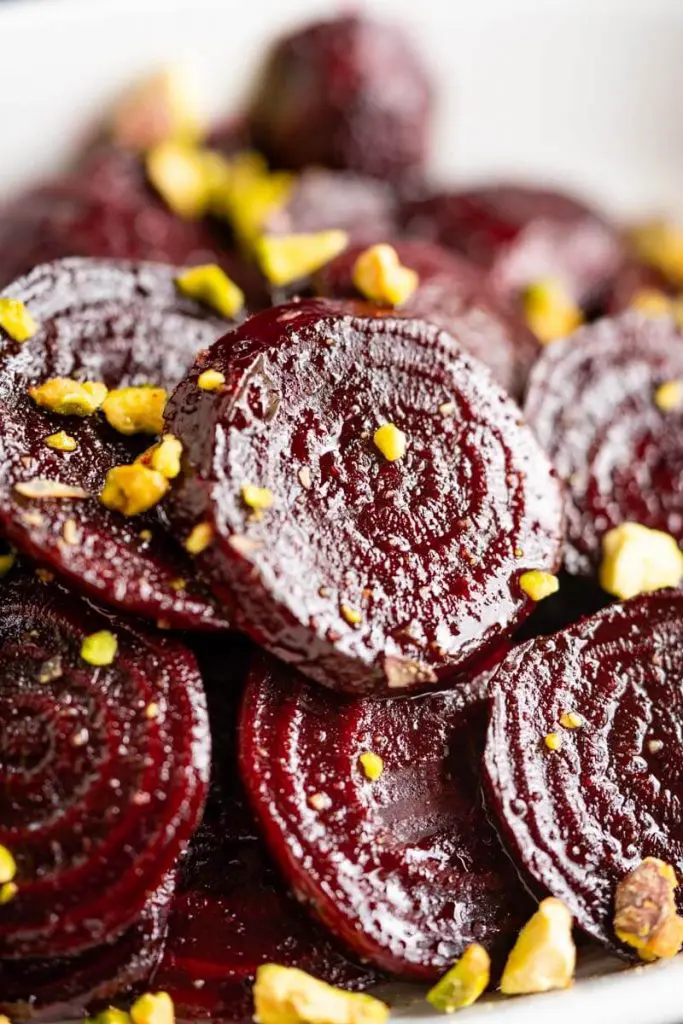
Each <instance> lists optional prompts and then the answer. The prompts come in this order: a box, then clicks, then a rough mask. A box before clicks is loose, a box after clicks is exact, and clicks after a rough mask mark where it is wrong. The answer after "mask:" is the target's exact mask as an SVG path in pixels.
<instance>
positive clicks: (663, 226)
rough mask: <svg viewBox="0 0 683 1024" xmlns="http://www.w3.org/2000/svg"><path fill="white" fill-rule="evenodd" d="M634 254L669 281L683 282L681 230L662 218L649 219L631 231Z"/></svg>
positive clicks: (682, 237)
mask: <svg viewBox="0 0 683 1024" xmlns="http://www.w3.org/2000/svg"><path fill="white" fill-rule="evenodd" d="M631 241H632V243H633V247H634V249H635V252H636V254H637V255H638V256H639V257H640V259H641V260H643V261H644V262H645V263H647V264H649V265H650V266H651V267H655V268H656V269H657V270H659V271H660V272H661V273H662V274H664V276H665V277H666V278H668V280H669V281H672V282H673V283H674V284H676V285H681V284H683V231H682V230H681V229H680V228H679V227H677V226H676V225H675V224H670V223H667V222H666V221H663V220H650V221H647V222H646V223H644V224H640V225H638V226H637V227H636V228H634V229H633V231H632V232H631Z"/></svg>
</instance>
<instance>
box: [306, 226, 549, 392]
mask: <svg viewBox="0 0 683 1024" xmlns="http://www.w3.org/2000/svg"><path fill="white" fill-rule="evenodd" d="M393 245H394V249H395V250H396V253H397V254H398V258H399V260H400V262H401V264H402V265H403V266H405V267H409V268H410V269H411V270H414V271H415V272H416V273H417V274H418V276H419V278H420V284H419V286H418V288H417V290H416V291H415V292H414V293H413V295H412V296H411V297H410V298H409V299H408V300H407V302H405V303H403V305H402V306H401V307H400V309H399V310H397V311H396V313H397V314H399V315H401V316H409V317H417V318H420V319H423V320H427V321H428V322H429V323H433V324H436V326H437V327H442V328H443V329H444V330H446V331H449V332H450V333H451V334H453V335H454V337H456V338H457V340H458V341H459V342H460V344H461V345H462V347H463V348H464V349H466V351H467V352H469V353H471V355H473V356H476V357H477V359H481V361H482V362H484V363H486V364H487V366H489V367H490V369H491V370H492V372H493V375H494V377H495V378H496V380H497V381H498V383H499V384H500V385H501V386H502V387H504V388H505V390H506V391H508V392H510V394H511V395H513V396H514V397H515V398H519V397H520V396H521V394H522V390H523V387H524V384H525V382H526V379H527V376H528V374H529V370H530V369H531V366H532V365H533V363H534V362H535V360H536V358H537V356H538V353H539V349H540V346H539V343H538V341H537V340H536V339H535V338H534V336H533V335H532V334H531V332H530V331H529V329H528V328H527V327H526V325H525V324H524V323H523V322H522V320H521V319H520V317H519V316H518V315H517V314H516V313H515V312H514V311H513V310H512V309H510V308H508V306H507V305H506V304H503V303H502V302H501V300H500V299H499V298H498V297H497V296H496V295H495V293H494V292H493V291H492V289H491V287H490V285H489V284H488V283H487V280H486V278H485V276H484V274H483V273H482V271H481V269H480V268H478V267H476V266H475V265H474V264H472V263H469V262H468V261H467V260H464V259H462V258H461V257H458V256H456V255H454V254H452V253H449V252H448V251H447V250H446V249H443V248H441V247H440V246H438V245H432V244H431V243H429V242H395V243H393ZM362 251H363V247H362V246H354V247H352V248H350V249H347V250H346V251H345V252H343V253H342V255H341V256H338V257H337V258H336V259H335V260H332V262H331V263H328V264H327V266H326V267H324V268H323V269H322V270H321V271H320V273H319V274H318V275H317V278H316V284H317V289H318V291H319V293H320V294H321V295H327V296H331V297H333V298H342V297H345V296H355V297H356V298H359V293H358V291H357V290H356V288H355V287H354V284H353V268H354V265H355V263H356V260H357V259H358V257H359V255H360V254H361V253H362ZM381 314H382V315H384V316H385V315H386V309H382V310H381Z"/></svg>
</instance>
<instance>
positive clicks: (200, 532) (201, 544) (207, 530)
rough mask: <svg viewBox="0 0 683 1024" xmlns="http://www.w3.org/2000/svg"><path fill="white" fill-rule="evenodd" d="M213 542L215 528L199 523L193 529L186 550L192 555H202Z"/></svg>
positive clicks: (187, 540)
mask: <svg viewBox="0 0 683 1024" xmlns="http://www.w3.org/2000/svg"><path fill="white" fill-rule="evenodd" d="M212 541H213V527H212V526H211V524H210V523H197V525H196V526H193V527H192V530H191V531H190V534H189V536H188V537H187V539H186V541H185V550H186V551H187V552H188V554H190V555H201V553H202V551H206V549H207V548H208V547H209V545H210V544H211V542H212Z"/></svg>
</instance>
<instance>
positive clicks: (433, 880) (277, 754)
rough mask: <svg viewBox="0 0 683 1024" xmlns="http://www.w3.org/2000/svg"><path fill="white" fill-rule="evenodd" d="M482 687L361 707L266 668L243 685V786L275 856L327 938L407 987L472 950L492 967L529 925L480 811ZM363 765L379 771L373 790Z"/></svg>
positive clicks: (480, 682)
mask: <svg viewBox="0 0 683 1024" xmlns="http://www.w3.org/2000/svg"><path fill="white" fill-rule="evenodd" d="M488 679H489V675H488V674H483V675H482V676H480V677H479V678H477V679H475V680H472V681H468V682H465V681H463V683H462V685H461V686H460V687H459V688H457V689H454V690H451V691H449V692H446V693H443V692H442V693H437V694H426V695H424V696H421V697H414V698H412V699H409V700H407V699H394V700H388V701H367V700H362V699H357V698H356V699H353V698H348V697H341V696H339V695H337V694H331V693H326V692H325V691H324V690H322V689H321V688H319V687H314V686H311V684H310V683H308V682H307V681H306V680H304V679H303V678H301V677H300V676H297V675H296V674H295V673H293V672H291V670H288V669H286V668H284V667H277V666H276V664H275V663H274V662H273V663H270V662H268V663H266V662H265V661H264V662H263V663H261V664H260V665H257V666H255V668H254V669H253V670H252V673H251V675H250V678H249V680H248V683H247V689H246V693H245V697H244V703H243V707H242V717H241V727H240V764H241V771H242V779H243V782H244V784H245V786H246V789H247V792H248V794H249V796H250V798H251V801H252V804H253V807H254V809H255V811H256V814H257V817H258V819H259V822H260V825H261V828H262V829H263V832H264V835H265V838H266V841H267V844H268V847H269V849H270V851H271V853H272V854H273V855H274V857H275V859H276V861H277V862H278V863H279V865H280V867H281V868H282V870H283V872H284V874H285V876H286V877H287V878H288V880H289V882H290V884H291V885H292V887H293V889H294V891H295V892H296V894H297V895H298V896H299V898H300V899H303V900H306V901H308V902H310V904H311V906H312V908H313V909H314V910H315V912H316V913H317V915H318V916H319V917H320V918H321V920H322V921H323V922H324V923H325V924H326V925H327V926H328V928H329V929H330V931H332V932H333V933H334V934H335V935H338V936H339V938H340V939H341V940H342V941H344V942H345V943H346V944H347V945H348V946H349V948H350V949H353V950H354V952H355V953H356V955H358V956H360V957H362V958H364V959H367V960H369V961H370V962H371V963H374V964H376V965H377V966H379V967H380V968H382V969H384V970H387V971H390V972H392V973H394V974H397V975H400V976H402V977H405V978H433V977H436V976H438V975H439V974H440V973H442V972H443V970H444V969H445V968H446V967H447V966H449V965H450V964H451V963H452V961H453V959H454V958H456V957H458V956H459V955H460V954H461V953H462V952H463V950H464V949H465V947H466V946H467V945H468V944H470V943H471V942H474V941H476V942H480V943H482V944H483V945H484V946H485V947H486V949H487V950H488V951H489V953H490V954H491V956H492V957H493V959H494V961H496V962H497V963H499V962H500V957H501V955H502V954H504V952H505V951H506V950H507V949H508V948H509V946H510V945H511V943H512V941H513V940H514V936H515V934H516V932H517V930H518V928H519V927H520V925H521V923H522V922H523V921H524V919H525V916H528V912H529V901H528V896H527V895H526V893H525V892H524V890H523V887H522V885H521V882H520V881H519V878H518V877H517V875H516V872H515V870H514V868H513V867H512V865H511V864H510V862H509V860H508V859H507V857H506V856H505V854H504V852H503V850H502V849H501V847H500V845H499V843H498V841H497V838H496V835H495V833H494V831H493V829H492V828H491V826H489V825H488V823H487V821H486V819H485V818H484V815H483V813H482V808H481V801H480V794H479V760H480V757H481V752H482V750H483V736H484V730H485V719H486V713H485V712H486V704H485V699H484V698H485V695H486V690H487V685H488ZM366 754H371V755H375V757H379V758H381V759H382V761H383V769H382V770H381V774H380V775H379V777H378V778H376V779H375V780H374V781H373V780H372V779H371V778H369V777H368V776H367V775H366V769H365V768H364V766H363V764H362V762H361V761H360V758H361V757H362V756H363V755H366ZM371 761H372V759H371ZM375 767H377V762H375ZM371 770H372V769H370V771H371ZM368 774H370V772H369V771H368Z"/></svg>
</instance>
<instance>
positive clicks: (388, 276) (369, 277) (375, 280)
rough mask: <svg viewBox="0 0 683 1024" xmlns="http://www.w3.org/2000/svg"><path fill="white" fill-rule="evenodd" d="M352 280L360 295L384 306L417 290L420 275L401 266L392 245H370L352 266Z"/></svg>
mask: <svg viewBox="0 0 683 1024" xmlns="http://www.w3.org/2000/svg"><path fill="white" fill-rule="evenodd" d="M352 277H353V283H354V285H355V287H356V288H357V289H358V291H359V292H360V293H361V295H364V296H365V298H366V299H372V301H373V302H381V303H383V304H384V305H387V306H401V305H403V303H404V302H407V301H408V299H409V298H410V297H411V295H413V293H414V292H415V291H416V289H417V287H418V285H419V283H420V278H419V276H418V275H417V274H416V272H415V271H414V270H411V269H410V267H404V266H403V264H402V263H401V261H400V260H399V258H398V253H397V252H396V250H395V249H394V247H393V246H392V245H371V246H370V248H369V249H366V250H365V251H364V252H362V253H361V254H360V256H359V257H358V259H357V260H356V262H355V263H354V266H353V274H352Z"/></svg>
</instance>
